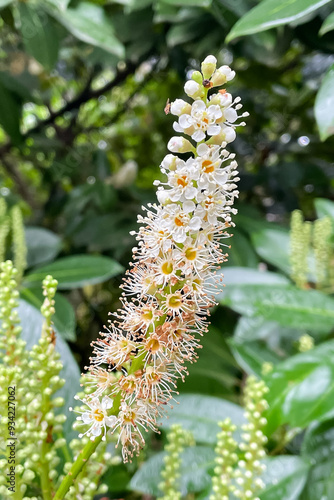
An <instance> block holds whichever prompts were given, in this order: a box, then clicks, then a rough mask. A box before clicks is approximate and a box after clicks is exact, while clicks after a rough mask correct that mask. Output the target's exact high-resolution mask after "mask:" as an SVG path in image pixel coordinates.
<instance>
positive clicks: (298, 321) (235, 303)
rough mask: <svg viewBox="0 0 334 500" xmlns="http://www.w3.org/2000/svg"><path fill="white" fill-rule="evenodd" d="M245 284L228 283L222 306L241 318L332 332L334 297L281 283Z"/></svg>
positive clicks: (222, 298) (318, 331)
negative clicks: (235, 312)
mask: <svg viewBox="0 0 334 500" xmlns="http://www.w3.org/2000/svg"><path fill="white" fill-rule="evenodd" d="M230 269H232V268H230ZM230 269H228V270H229V271H230ZM248 271H250V270H248ZM225 274H226V271H225ZM258 274H261V273H258ZM263 274H264V275H267V274H269V275H272V274H273V273H263ZM277 276H278V278H281V277H280V276H279V275H277ZM264 277H265V276H264ZM245 283H246V284H243V283H240V284H239V283H236V284H234V283H228V281H227V286H226V287H225V289H224V292H223V293H222V295H221V296H220V302H221V304H224V305H227V306H229V307H231V309H233V310H234V311H237V312H238V313H240V314H243V315H244V316H248V317H255V316H261V317H263V318H264V319H266V320H268V321H277V323H279V324H280V325H283V326H288V327H291V328H297V329H305V330H310V331H315V332H317V333H328V332H329V331H330V330H332V329H333V327H334V300H333V298H331V297H328V296H327V295H325V294H323V293H321V292H318V291H316V290H299V289H298V288H295V287H293V286H291V285H286V284H284V282H282V284H278V283H275V282H274V283H273V284H270V280H268V282H267V283H265V280H263V284H254V285H253V284H248V283H247V282H245Z"/></svg>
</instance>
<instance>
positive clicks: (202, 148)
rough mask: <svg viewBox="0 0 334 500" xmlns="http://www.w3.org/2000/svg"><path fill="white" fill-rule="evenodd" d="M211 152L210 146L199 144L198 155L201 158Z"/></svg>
mask: <svg viewBox="0 0 334 500" xmlns="http://www.w3.org/2000/svg"><path fill="white" fill-rule="evenodd" d="M209 151H210V148H209V146H207V144H199V145H198V146H197V154H198V155H199V156H204V155H206V154H207V153H208V152H209Z"/></svg>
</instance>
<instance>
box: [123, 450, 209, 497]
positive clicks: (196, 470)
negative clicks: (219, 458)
mask: <svg viewBox="0 0 334 500" xmlns="http://www.w3.org/2000/svg"><path fill="white" fill-rule="evenodd" d="M164 456H165V453H164V452H160V453H157V454H156V455H154V456H153V457H151V458H149V460H147V461H146V462H144V464H143V465H142V466H141V467H140V469H138V471H137V472H136V473H135V475H134V476H133V478H132V479H131V482H130V488H131V490H133V491H136V492H138V493H142V494H146V495H154V496H159V494H161V492H160V491H159V486H158V485H159V483H160V482H161V480H162V478H161V470H162V468H163V458H164ZM214 458H215V452H214V450H213V449H212V448H208V447H205V446H194V447H191V448H186V449H185V450H184V452H183V453H182V456H181V460H182V465H181V470H180V491H181V493H182V496H184V495H186V494H187V493H193V492H198V491H201V490H204V489H205V488H207V487H208V486H210V484H211V476H210V474H209V472H208V470H210V469H212V468H213V466H214Z"/></svg>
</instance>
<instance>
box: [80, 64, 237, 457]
mask: <svg viewBox="0 0 334 500" xmlns="http://www.w3.org/2000/svg"><path fill="white" fill-rule="evenodd" d="M216 62H217V61H216V58H215V57H214V56H208V57H206V58H205V60H204V61H203V63H202V66H201V69H202V74H201V73H200V72H199V71H195V72H194V73H193V76H192V79H191V80H189V81H188V82H186V84H185V92H186V94H187V95H188V96H190V97H192V98H193V100H194V102H192V104H190V103H187V102H186V101H184V100H183V99H176V101H174V102H173V103H171V107H170V110H171V113H172V114H174V115H175V116H177V117H178V121H176V122H175V123H174V129H175V131H176V132H179V133H181V134H183V135H185V136H186V137H183V136H180V135H179V136H175V137H172V138H171V139H170V141H169V142H168V146H167V147H168V149H169V151H171V153H173V154H167V155H166V156H165V158H164V159H163V160H162V162H161V172H162V173H163V174H164V175H165V177H166V179H165V181H164V182H160V181H155V182H154V185H156V186H158V190H157V198H158V203H157V204H149V205H148V206H147V207H143V210H144V211H145V215H144V216H141V215H140V216H138V222H139V224H140V228H139V230H138V232H132V233H131V234H132V235H136V239H137V247H135V248H134V249H133V263H132V264H131V269H130V270H129V271H128V272H127V275H126V277H125V280H124V284H123V285H122V288H123V294H122V305H123V307H122V309H120V310H119V311H117V313H116V314H115V317H116V320H115V321H114V323H111V322H110V325H109V328H108V329H107V330H106V331H105V332H103V333H102V334H101V335H102V336H101V338H99V339H98V340H97V341H96V342H94V351H93V356H92V358H91V366H90V374H89V377H88V378H89V386H90V388H92V387H94V378H95V379H96V384H95V388H96V389H95V391H94V393H93V394H92V395H91V396H90V398H91V399H87V400H85V403H86V404H87V405H88V406H89V410H86V411H82V412H81V414H82V415H81V417H79V418H80V420H81V422H82V423H83V424H87V425H88V426H89V428H88V430H87V431H86V434H87V435H90V436H91V438H93V439H94V436H98V435H101V433H104V435H105V433H106V432H107V430H108V427H110V428H111V432H115V431H116V430H117V432H119V439H118V442H119V444H120V445H121V446H122V454H123V458H124V460H127V459H128V457H130V458H131V457H132V455H133V454H134V453H137V452H138V451H139V449H140V447H141V446H142V445H143V443H144V435H145V432H146V431H148V430H149V429H153V430H156V424H157V419H158V418H159V416H160V415H162V414H163V413H164V410H165V408H166V406H167V405H168V403H169V402H170V401H171V400H172V399H174V395H175V394H177V392H176V383H177V379H179V378H181V379H184V377H185V375H186V374H187V367H186V363H187V362H194V361H196V359H197V353H196V352H197V349H198V347H200V342H199V338H200V336H201V335H203V334H204V333H206V332H207V330H208V324H209V323H208V321H207V317H208V315H209V308H210V307H212V306H213V305H214V304H215V300H214V295H215V293H216V291H215V290H216V288H215V285H214V284H213V280H212V277H213V274H214V272H215V269H217V264H221V263H223V262H224V261H225V260H226V257H227V256H226V254H225V253H224V250H223V249H224V247H225V246H226V245H224V243H223V242H222V240H223V239H224V238H226V237H228V236H229V234H228V233H227V232H226V229H227V228H229V227H230V226H234V224H233V222H232V217H233V215H234V214H235V213H236V210H235V209H234V208H233V203H234V200H235V198H237V197H238V190H237V184H236V183H237V181H238V180H239V178H238V172H237V170H236V169H237V163H236V161H235V159H234V156H235V155H234V154H231V153H229V152H228V151H226V149H224V148H225V146H226V144H227V143H229V142H232V141H233V140H234V139H235V135H236V134H235V128H236V126H238V125H243V123H240V122H239V121H238V119H239V118H240V116H238V110H239V109H241V104H240V99H239V98H236V99H234V100H233V98H232V96H231V94H229V93H227V92H226V91H225V89H220V90H219V91H218V92H216V93H213V92H212V90H211V89H212V88H213V87H214V86H217V85H221V84H224V83H225V82H227V81H230V80H231V79H232V78H233V77H234V71H232V70H231V69H230V68H228V67H227V66H222V67H220V68H218V69H217V70H216ZM246 115H247V113H244V114H242V115H241V117H243V116H246ZM179 153H181V154H182V153H186V156H183V157H182V158H181V157H179V156H178V154H179ZM101 398H102V400H101ZM111 398H113V406H112V399H111ZM111 406H112V408H111Z"/></svg>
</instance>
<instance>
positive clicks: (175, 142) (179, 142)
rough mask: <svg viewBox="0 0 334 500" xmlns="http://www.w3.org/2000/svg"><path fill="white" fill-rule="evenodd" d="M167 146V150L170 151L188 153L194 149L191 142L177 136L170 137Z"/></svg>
mask: <svg viewBox="0 0 334 500" xmlns="http://www.w3.org/2000/svg"><path fill="white" fill-rule="evenodd" d="M167 148H168V149H169V151H172V153H189V152H190V151H192V150H193V149H194V147H193V145H192V144H191V142H189V141H188V140H187V139H185V138H184V137H179V136H174V137H172V138H171V139H170V140H169V142H168V144H167Z"/></svg>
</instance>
